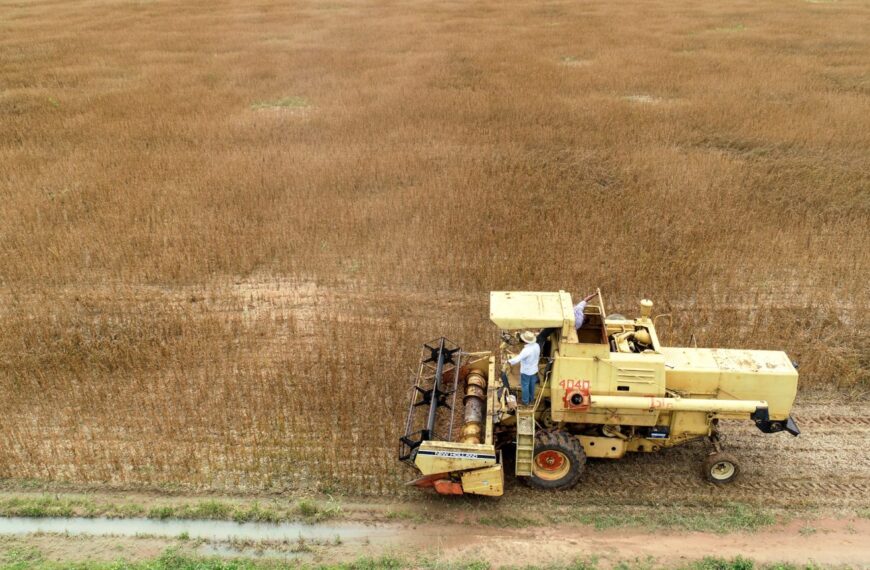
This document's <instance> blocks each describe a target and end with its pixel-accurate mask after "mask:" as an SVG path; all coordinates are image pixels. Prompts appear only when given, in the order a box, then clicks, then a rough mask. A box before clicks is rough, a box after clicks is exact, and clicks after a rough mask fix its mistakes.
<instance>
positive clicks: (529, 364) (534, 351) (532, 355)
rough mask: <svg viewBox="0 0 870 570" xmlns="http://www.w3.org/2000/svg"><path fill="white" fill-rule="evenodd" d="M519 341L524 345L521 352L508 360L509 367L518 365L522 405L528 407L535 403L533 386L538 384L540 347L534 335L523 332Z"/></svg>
mask: <svg viewBox="0 0 870 570" xmlns="http://www.w3.org/2000/svg"><path fill="white" fill-rule="evenodd" d="M520 339H521V340H522V341H523V342H524V343H526V346H524V347H523V350H522V351H520V353H519V354H518V355H516V356H514V357H513V358H511V359H510V360H508V364H510V365H511V366H514V365H516V363H517V362H519V363H520V386H521V387H522V390H523V405H524V406H530V405H532V403H534V401H535V384H537V383H538V360H540V358H541V345H539V344H538V342H537V338H536V337H535V333H533V332H532V331H524V332H523V334H521V335H520Z"/></svg>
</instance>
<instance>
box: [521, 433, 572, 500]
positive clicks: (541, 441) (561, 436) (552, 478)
mask: <svg viewBox="0 0 870 570" xmlns="http://www.w3.org/2000/svg"><path fill="white" fill-rule="evenodd" d="M585 465H586V453H584V451H583V446H582V445H581V444H580V440H579V439H577V438H576V437H574V436H573V435H571V434H570V433H568V432H566V431H562V430H551V431H539V432H538V433H537V434H535V456H534V459H533V460H532V476H531V477H529V478H528V482H529V484H530V485H531V486H532V487H536V488H538V489H550V490H562V489H570V488H571V487H573V486H574V485H576V484H577V481H578V480H579V479H580V475H582V474H583V469H584V467H585Z"/></svg>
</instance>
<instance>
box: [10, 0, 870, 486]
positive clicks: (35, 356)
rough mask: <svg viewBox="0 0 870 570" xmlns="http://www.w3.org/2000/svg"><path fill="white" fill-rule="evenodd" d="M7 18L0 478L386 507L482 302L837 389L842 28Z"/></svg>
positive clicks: (845, 327) (521, 14)
mask: <svg viewBox="0 0 870 570" xmlns="http://www.w3.org/2000/svg"><path fill="white" fill-rule="evenodd" d="M0 6H2V10H0V281H2V282H0V286H2V297H0V300H2V304H0V326H2V335H0V418H2V422H0V477H32V478H49V479H63V480H71V481H78V482H108V483H112V484H118V485H152V484H157V485H182V486H191V487H210V488H215V487H227V488H236V489H238V488H241V489H254V488H272V489H299V488H315V487H317V488H321V489H333V490H351V489H352V490H357V491H363V492H372V493H389V492H393V491H394V490H395V487H394V485H395V483H396V482H397V481H400V480H401V479H402V477H403V475H404V474H403V473H401V472H400V471H399V469H398V468H397V466H396V465H395V461H394V458H393V452H394V450H395V446H394V443H395V436H396V434H397V432H398V431H399V423H400V421H401V417H402V415H403V408H404V405H405V401H406V387H407V380H408V373H409V370H410V368H411V367H412V366H413V364H414V361H415V358H416V356H417V354H418V343H419V342H422V341H424V340H428V339H430V338H432V337H435V336H437V335H439V334H442V333H444V334H446V335H448V336H449V337H451V338H453V339H455V340H457V341H459V342H460V343H461V344H462V345H463V346H466V347H468V348H475V349H476V348H487V347H492V345H493V342H494V338H493V336H492V331H491V329H490V326H489V324H488V323H487V322H486V320H485V319H486V315H487V308H486V303H487V293H488V291H490V290H497V289H541V290H553V289H559V288H568V289H572V290H573V292H575V293H580V292H586V291H587V290H589V289H590V288H592V287H594V286H600V287H601V288H602V289H603V290H604V291H605V292H606V294H607V299H608V301H609V305H610V308H611V309H615V310H619V311H621V312H626V313H633V312H634V307H635V303H636V300H637V299H638V298H639V297H641V296H648V297H651V298H653V299H655V300H656V301H657V302H658V308H659V309H660V311H661V312H669V313H672V315H673V320H672V324H671V325H670V326H669V327H666V330H665V333H664V334H665V339H666V340H667V341H669V342H672V343H685V342H687V341H688V339H689V337H690V335H691V333H692V332H694V333H695V335H696V337H697V338H698V340H699V342H700V343H701V344H703V345H710V346H714V345H718V346H730V347H744V346H752V347H757V348H782V349H786V350H788V351H789V353H790V354H791V355H792V356H793V357H794V358H796V359H797V360H799V361H800V362H801V366H802V367H801V371H802V373H803V383H804V386H806V387H822V386H827V385H832V386H835V387H836V388H838V389H839V390H842V391H847V392H851V393H862V392H863V391H864V390H866V386H867V378H868V366H870V364H868V357H867V350H866V334H865V333H866V332H867V330H868V322H867V317H866V315H867V311H868V308H870V307H868V305H870V293H868V286H867V279H868V277H870V270H868V267H870V263H868V261H870V254H868V246H870V236H868V230H867V227H868V219H870V215H868V214H870V212H868V209H870V153H868V148H870V76H868V75H867V69H866V62H867V61H868V58H870V37H868V35H867V34H866V30H865V26H864V22H866V20H867V17H868V15H870V14H868V13H870V7H868V6H867V4H866V3H862V2H857V1H849V0H844V1H840V2H835V3H830V4H816V3H809V2H797V1H796V2H792V3H787V4H783V3H781V2H773V1H772V0H770V1H762V2H737V3H729V4H728V5H722V4H721V3H715V2H701V3H698V2H693V3H689V2H625V3H619V4H613V3H610V2H603V1H591V2H584V3H573V2H549V3H546V4H540V3H537V2H529V1H522V2H490V3H487V2H484V3H474V4H468V3H463V2H452V3H451V2H447V3H441V2H439V3H434V2H433V3H425V2H418V3H409V4H398V3H392V2H359V3H341V2H332V3H321V2H293V3H289V4H286V3H285V4H281V3H277V2H274V3H273V2H269V1H264V2H259V3H255V4H249V5H241V4H233V3H225V2H219V3H214V2H192V1H186V2H174V3H164V2H122V1H118V2H71V3H65V4H57V3H48V2H32V3H26V4H17V3H8V2H0Z"/></svg>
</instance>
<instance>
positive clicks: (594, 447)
mask: <svg viewBox="0 0 870 570" xmlns="http://www.w3.org/2000/svg"><path fill="white" fill-rule="evenodd" d="M577 437H579V438H580V443H582V444H583V451H585V452H586V457H605V458H608V459H619V458H620V457H622V456H623V455H625V452H626V450H627V449H628V445H627V443H626V441H625V440H622V439H618V438H615V437H594V436H589V435H579V436H577Z"/></svg>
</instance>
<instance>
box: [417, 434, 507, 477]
mask: <svg viewBox="0 0 870 570" xmlns="http://www.w3.org/2000/svg"><path fill="white" fill-rule="evenodd" d="M494 464H495V447H494V446H492V445H486V444H483V443H454V442H449V441H424V442H423V443H422V444H421V445H420V447H419V449H418V450H417V456H416V457H415V458H414V465H416V466H417V469H419V470H420V473H422V474H423V475H433V474H435V473H449V472H452V471H465V470H467V469H478V468H480V467H487V466H489V465H494Z"/></svg>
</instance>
